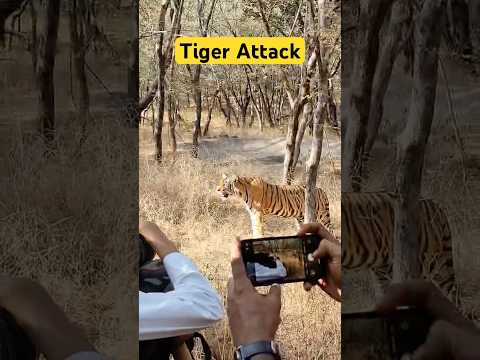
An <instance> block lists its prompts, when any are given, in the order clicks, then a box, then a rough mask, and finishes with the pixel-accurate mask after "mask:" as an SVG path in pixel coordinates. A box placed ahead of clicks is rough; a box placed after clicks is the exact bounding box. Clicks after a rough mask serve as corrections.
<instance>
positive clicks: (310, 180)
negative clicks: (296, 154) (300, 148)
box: [305, 96, 327, 223]
mask: <svg viewBox="0 0 480 360" xmlns="http://www.w3.org/2000/svg"><path fill="white" fill-rule="evenodd" d="M326 101H327V99H326V97H325V96H321V97H320V98H319V100H318V102H317V107H316V109H315V112H314V114H313V140H312V149H311V150H310V157H309V158H308V161H307V166H306V175H307V182H306V185H305V223H313V222H316V221H317V210H316V203H315V191H316V187H317V174H318V165H319V164H320V158H321V156H322V143H323V125H324V123H325V114H326V104H327V103H326Z"/></svg>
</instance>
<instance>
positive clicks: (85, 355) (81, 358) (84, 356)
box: [65, 351, 111, 360]
mask: <svg viewBox="0 0 480 360" xmlns="http://www.w3.org/2000/svg"><path fill="white" fill-rule="evenodd" d="M65 360H111V358H109V357H106V356H105V355H102V354H100V353H98V352H95V351H82V352H78V353H75V354H73V355H70V356H69V357H67V358H66V359H65Z"/></svg>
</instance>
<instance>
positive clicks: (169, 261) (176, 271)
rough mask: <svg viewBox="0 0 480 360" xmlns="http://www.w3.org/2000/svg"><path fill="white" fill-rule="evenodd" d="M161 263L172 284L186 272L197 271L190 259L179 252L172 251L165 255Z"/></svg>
mask: <svg viewBox="0 0 480 360" xmlns="http://www.w3.org/2000/svg"><path fill="white" fill-rule="evenodd" d="M163 265H164V266H165V270H166V271H167V274H168V276H169V278H170V280H171V281H172V284H175V283H178V281H179V280H180V279H181V278H182V277H183V276H184V275H185V274H186V273H192V272H199V271H198V268H197V267H196V266H195V264H194V263H193V262H192V260H190V259H189V258H188V257H186V256H185V255H183V254H180V253H179V252H173V253H170V254H168V255H167V256H165V257H164V258H163Z"/></svg>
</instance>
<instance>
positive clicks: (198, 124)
mask: <svg viewBox="0 0 480 360" xmlns="http://www.w3.org/2000/svg"><path fill="white" fill-rule="evenodd" d="M201 70H202V68H201V65H195V69H194V72H193V77H192V86H193V99H194V101H195V123H194V127H193V138H192V156H193V157H194V158H198V138H199V137H200V135H201V131H202V90H201V88H200V73H201Z"/></svg>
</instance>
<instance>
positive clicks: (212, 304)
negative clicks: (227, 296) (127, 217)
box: [139, 252, 224, 340]
mask: <svg viewBox="0 0 480 360" xmlns="http://www.w3.org/2000/svg"><path fill="white" fill-rule="evenodd" d="M163 264H164V266H165V269H166V271H167V273H168V276H169V277H170V280H171V281H172V284H173V286H174V290H173V291H170V292H167V293H143V292H139V339H140V340H151V339H160V338H166V337H171V336H178V335H184V334H189V333H192V332H194V331H198V330H201V329H204V328H207V327H209V326H211V325H213V324H214V323H215V322H217V321H219V320H221V319H222V318H223V314H224V310H223V304H222V300H221V299H220V297H219V295H218V293H217V292H216V291H215V290H214V288H213V287H212V286H211V285H210V283H209V282H208V280H207V279H205V277H204V276H203V275H202V274H201V273H200V272H199V271H198V269H197V267H196V266H195V265H194V264H193V262H192V261H191V260H190V259H188V258H187V257H186V256H184V255H182V254H180V253H178V252H173V253H170V254H168V255H167V256H166V257H165V258H164V259H163Z"/></svg>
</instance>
